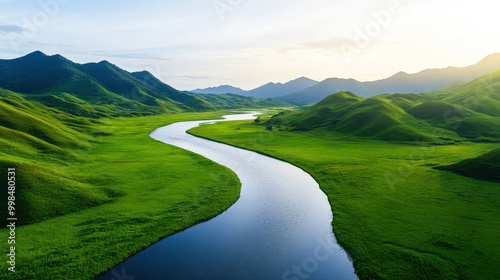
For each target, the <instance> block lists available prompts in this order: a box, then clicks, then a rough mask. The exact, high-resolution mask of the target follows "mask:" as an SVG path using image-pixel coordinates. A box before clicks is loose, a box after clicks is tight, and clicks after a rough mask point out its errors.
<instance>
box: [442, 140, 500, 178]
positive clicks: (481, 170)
mask: <svg viewBox="0 0 500 280" xmlns="http://www.w3.org/2000/svg"><path fill="white" fill-rule="evenodd" d="M436 169H440V170H447V171H451V172H454V173H457V174H460V175H464V176H467V177H471V178H476V179H481V180H485V181H492V182H497V183H500V148H499V149H495V150H493V151H491V152H488V153H486V154H483V155H480V156H478V157H476V158H471V159H465V160H462V161H460V162H457V163H455V164H451V165H446V166H439V167H436Z"/></svg>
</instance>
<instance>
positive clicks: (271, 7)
mask: <svg viewBox="0 0 500 280" xmlns="http://www.w3.org/2000/svg"><path fill="white" fill-rule="evenodd" d="M497 3H498V2H497V1H493V0H475V1H472V0H468V1H464V0H440V1H435V0H432V1H431V0H371V1H367V0H354V1H353V0H351V1H347V0H308V1H306V0H275V1H264V0H184V1H178V0H177V1H173V0H162V1H160V0H143V1H137V0H135V1H132V0H106V1H102V0H100V1H97V0H85V1H83V0H37V1H34V0H0V7H1V9H0V58H1V59H12V58H16V57H20V56H23V55H26V54H28V53H31V52H33V51H35V50H40V51H42V52H44V53H46V54H48V55H54V54H61V55H63V56H65V57H66V58H68V59H70V60H72V61H74V62H77V63H88V62H99V61H102V60H107V61H109V62H111V63H113V64H115V65H117V66H119V67H121V68H123V69H125V70H127V71H130V72H134V71H142V70H147V71H149V72H151V73H152V74H154V75H155V76H157V77H158V78H160V79H161V80H162V81H163V82H165V83H167V84H169V85H171V86H173V87H175V88H177V89H180V90H192V89H195V88H205V87H211V86H218V85H226V84H229V85H233V86H237V87H240V88H243V89H246V90H248V89H252V88H255V87H258V86H260V85H263V84H265V83H268V82H287V81H290V80H293V79H296V78H299V77H302V76H305V77H308V78H311V79H315V80H318V81H321V80H324V79H326V78H330V77H339V78H354V79H357V80H360V81H371V80H377V79H382V78H386V77H389V76H391V75H393V74H395V73H397V72H399V71H405V72H407V73H415V72H418V71H421V70H424V69H428V68H444V67H447V66H457V67H463V66H468V65H471V64H474V63H477V62H478V61H480V60H481V59H482V58H484V57H485V56H487V55H489V54H493V53H496V52H500V36H499V35H500V34H499V32H500V29H498V27H499V26H500V17H498V8H499V6H500V4H497Z"/></svg>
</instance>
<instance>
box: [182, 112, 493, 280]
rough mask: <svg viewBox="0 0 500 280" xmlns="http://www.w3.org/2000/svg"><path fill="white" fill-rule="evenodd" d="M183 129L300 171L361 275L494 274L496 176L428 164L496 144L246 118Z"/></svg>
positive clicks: (442, 162)
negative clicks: (384, 136) (361, 133)
mask: <svg viewBox="0 0 500 280" xmlns="http://www.w3.org/2000/svg"><path fill="white" fill-rule="evenodd" d="M190 132H191V133H193V134H196V135H200V136H203V137H207V138H210V139H214V140H217V141H221V142H225V143H228V144H231V145H235V146H239V147H243V148H247V149H251V150H255V151H258V152H261V153H263V154H268V155H271V156H273V157H276V158H279V159H283V160H285V161H288V162H290V163H292V164H294V165H296V166H299V167H301V168H303V169H304V170H305V171H307V172H308V173H310V174H311V175H312V176H313V177H314V178H315V179H316V180H317V181H318V182H319V184H320V186H321V188H322V190H323V191H324V192H325V193H326V194H327V195H328V197H329V201H330V204H331V206H332V210H333V215H334V216H333V228H334V232H335V234H336V236H337V239H338V241H339V242H340V243H341V245H342V246H343V247H344V248H345V249H347V250H348V251H349V252H350V254H351V255H352V257H353V260H354V267H355V269H356V272H357V274H358V276H359V277H360V278H361V279H481V280H482V279H497V277H498V267H500V240H499V238H498V233H499V232H500V184H498V183H492V182H486V181H481V180H476V179H472V178H468V177H463V176H460V175H457V174H454V173H451V172H445V171H439V170H436V169H433V168H432V167H433V166H439V165H446V164H451V163H455V162H459V161H461V160H464V159H467V158H474V157H477V156H479V155H481V154H483V153H485V152H488V151H490V150H493V149H494V148H496V147H498V144H491V143H490V144H488V143H462V144H456V145H440V146H439V145H438V146H436V145H427V146H426V145H424V146H417V145H403V144H397V143H389V142H376V141H366V140H360V139H359V138H358V139H356V138H352V137H350V138H345V137H346V136H344V135H342V136H341V137H335V136H333V135H332V134H319V133H317V132H316V131H315V132H290V131H277V130H273V131H269V130H265V129H264V127H263V126H259V125H255V124H252V123H251V122H227V123H218V124H214V125H205V126H201V127H199V128H194V129H191V130H190ZM319 135H326V136H325V137H320V136H319ZM346 139H348V140H346Z"/></svg>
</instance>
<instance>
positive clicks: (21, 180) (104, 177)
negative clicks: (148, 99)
mask: <svg viewBox="0 0 500 280" xmlns="http://www.w3.org/2000/svg"><path fill="white" fill-rule="evenodd" d="M221 114H222V113H214V112H213V113H182V114H175V115H162V116H151V117H137V118H118V119H102V120H100V124H94V126H93V127H94V129H95V130H96V131H99V132H100V133H96V136H94V138H92V140H91V141H88V142H87V143H88V144H89V145H88V146H82V147H80V148H74V149H72V150H71V155H64V154H62V155H59V154H56V153H55V152H54V151H55V150H57V148H58V146H56V145H52V144H49V143H47V142H45V141H41V140H40V139H39V138H36V137H33V136H31V135H24V134H22V137H24V139H25V141H31V142H25V143H23V142H20V143H19V144H18V145H19V146H18V147H13V149H14V148H16V149H18V150H17V151H19V152H20V153H16V155H13V154H5V153H3V150H2V152H0V159H1V161H0V162H1V164H0V165H1V167H2V170H5V168H8V167H12V166H16V167H17V178H18V181H17V183H18V185H17V193H16V195H17V197H18V199H19V201H18V202H19V203H18V211H21V212H23V211H24V212H28V213H33V215H32V216H31V222H32V223H31V224H29V225H24V226H20V227H17V228H16V236H17V240H16V249H17V253H16V270H17V272H16V273H15V274H11V273H8V271H7V263H6V262H2V264H1V266H0V268H1V270H0V278H1V279H23V280H24V279H51V280H52V279H93V278H94V277H96V276H97V275H99V274H100V273H102V272H105V271H106V270H108V269H110V268H112V267H113V266H115V265H116V264H118V263H119V262H121V261H123V260H125V259H126V258H128V257H129V256H131V255H132V254H134V253H136V252H138V251H140V250H141V249H143V248H145V247H147V246H149V245H151V244H152V243H154V242H156V241H158V240H159V239H161V238H163V237H166V236H169V235H171V234H173V233H175V232H178V231H180V230H183V229H185V228H187V227H190V226H192V225H194V224H196V223H199V222H201V221H205V220H207V219H210V218H212V217H214V216H216V215H218V214H219V213H221V212H222V211H224V210H225V209H227V208H229V207H230V206H231V205H232V204H233V203H234V202H235V201H236V200H237V199H238V197H239V187H240V183H239V180H238V178H237V177H236V175H235V174H234V173H233V172H231V171H230V170H229V169H227V168H225V167H222V166H220V165H218V164H215V163H213V162H211V161H209V160H207V159H206V158H203V157H201V156H199V155H196V154H193V153H190V152H187V151H184V150H182V149H179V148H176V147H173V146H169V145H166V144H163V143H160V142H157V141H155V140H153V139H151V138H150V137H149V135H148V133H149V132H151V131H152V130H154V129H155V128H158V127H160V126H163V125H167V124H170V123H173V122H177V121H184V120H195V119H196V120H198V119H212V118H217V117H218V116H220V115H221ZM9 133H21V132H13V131H10V132H9ZM2 135H3V134H2ZM99 135H101V136H99ZM12 137H18V139H20V138H19V137H21V136H19V135H15V136H12ZM2 139H4V138H3V137H2ZM7 142H9V141H3V142H2V143H0V144H1V145H4V144H5V145H6V143H7ZM34 142H36V143H38V144H39V145H46V146H48V148H47V149H48V150H46V151H39V150H36V149H33V148H30V147H35V146H36V145H35V144H33V143H34ZM12 145H15V144H12ZM51 148H53V149H54V150H51ZM21 151H22V152H21ZM22 153H24V154H22ZM61 159H64V160H61ZM4 173H5V172H2V180H3V181H4V182H6V179H5V178H3V175H4ZM34 180H35V181H34ZM2 201H4V198H3V199H2ZM20 201H23V202H22V203H20ZM5 205H6V204H5ZM25 208H26V209H25ZM2 211H4V210H3V209H2ZM19 218H20V220H19V223H23V222H26V220H22V218H27V217H19ZM7 234H8V230H7V229H5V228H3V229H1V230H0V237H1V238H2V239H6V238H7ZM4 248H6V247H4ZM2 253H5V254H6V253H7V252H6V251H5V249H4V251H2Z"/></svg>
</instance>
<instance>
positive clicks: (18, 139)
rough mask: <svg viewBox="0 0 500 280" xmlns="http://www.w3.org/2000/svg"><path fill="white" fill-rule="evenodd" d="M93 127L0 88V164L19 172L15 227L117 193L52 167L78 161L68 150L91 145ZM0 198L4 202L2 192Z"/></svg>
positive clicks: (91, 123)
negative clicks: (19, 190) (79, 179)
mask: <svg viewBox="0 0 500 280" xmlns="http://www.w3.org/2000/svg"><path fill="white" fill-rule="evenodd" d="M96 124H97V122H96V121H95V120H93V119H87V118H81V117H76V116H74V115H71V114H66V113H64V112H62V111H58V110H54V109H51V108H48V107H46V106H44V105H41V104H39V103H33V102H30V101H28V100H25V99H24V98H22V97H21V96H20V95H19V94H16V93H13V92H11V91H7V90H2V89H0V136H1V137H0V146H1V147H2V149H1V150H0V166H1V167H2V168H7V167H9V168H12V167H14V168H16V169H17V170H19V176H18V181H17V183H18V185H19V186H22V188H23V191H22V192H18V193H17V197H16V203H18V204H20V205H23V207H21V208H19V210H18V211H17V214H18V217H19V220H20V221H21V223H24V224H28V223H33V222H36V221H41V220H44V219H47V218H51V217H55V216H59V215H62V214H66V213H70V212H73V211H78V210H80V209H85V208H87V207H89V206H94V205H98V204H102V203H106V202H108V201H110V200H112V199H113V197H114V196H115V195H117V194H116V193H110V192H109V191H108V190H106V189H100V188H96V187H92V186H91V185H89V184H88V183H83V182H79V181H76V180H74V179H72V178H70V177H68V174H65V172H64V171H63V170H61V169H60V168H57V166H58V165H59V164H67V163H68V162H72V161H73V162H74V161H78V160H81V158H80V156H79V155H77V154H76V153H73V152H72V151H73V150H82V149H83V150H85V149H88V148H90V147H91V145H92V141H93V138H94V136H95V135H96V133H98V131H96V130H95V128H96ZM4 175H5V174H2V176H4ZM0 200H1V201H5V200H6V193H2V195H1V196H0ZM2 214H5V212H3V211H2Z"/></svg>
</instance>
